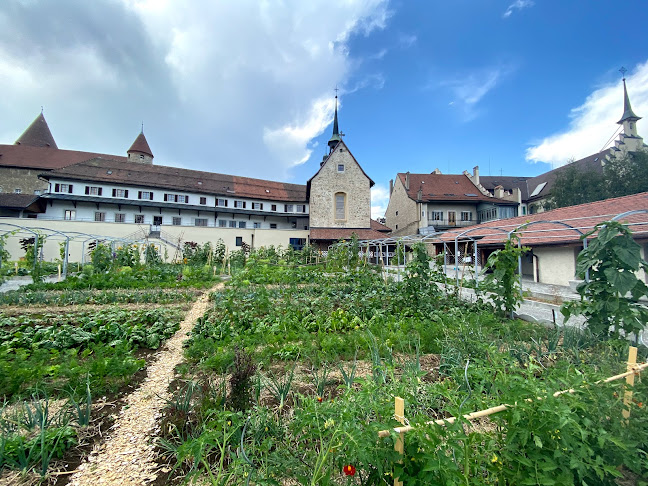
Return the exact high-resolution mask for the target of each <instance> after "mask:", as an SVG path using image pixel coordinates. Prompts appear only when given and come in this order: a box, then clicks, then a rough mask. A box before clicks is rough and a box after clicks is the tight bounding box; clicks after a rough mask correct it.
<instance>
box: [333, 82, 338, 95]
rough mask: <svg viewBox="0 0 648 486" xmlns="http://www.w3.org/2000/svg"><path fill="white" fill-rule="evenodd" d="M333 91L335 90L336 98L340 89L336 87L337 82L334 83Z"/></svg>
mask: <svg viewBox="0 0 648 486" xmlns="http://www.w3.org/2000/svg"><path fill="white" fill-rule="evenodd" d="M333 91H335V97H336V98H337V94H338V91H340V89H339V88H338V87H337V84H336V85H335V89H334V90H333Z"/></svg>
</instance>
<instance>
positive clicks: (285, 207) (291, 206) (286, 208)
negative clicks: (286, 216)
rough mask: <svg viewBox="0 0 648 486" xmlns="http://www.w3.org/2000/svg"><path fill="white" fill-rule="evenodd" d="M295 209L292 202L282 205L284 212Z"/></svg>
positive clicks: (290, 211)
mask: <svg viewBox="0 0 648 486" xmlns="http://www.w3.org/2000/svg"><path fill="white" fill-rule="evenodd" d="M294 210H295V207H294V206H293V205H292V204H286V205H284V213H292V212H293V211H294Z"/></svg>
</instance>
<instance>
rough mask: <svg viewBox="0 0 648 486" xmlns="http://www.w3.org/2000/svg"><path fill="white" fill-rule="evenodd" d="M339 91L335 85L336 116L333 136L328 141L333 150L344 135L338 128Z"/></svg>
mask: <svg viewBox="0 0 648 486" xmlns="http://www.w3.org/2000/svg"><path fill="white" fill-rule="evenodd" d="M337 92H338V88H337V86H336V87H335V116H334V117H333V135H331V138H330V139H329V141H328V146H329V147H330V149H331V150H333V147H335V146H336V145H337V144H338V142H339V141H340V140H342V137H341V136H340V130H339V128H338V113H337V108H338V97H337Z"/></svg>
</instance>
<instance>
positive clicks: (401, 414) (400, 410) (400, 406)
mask: <svg viewBox="0 0 648 486" xmlns="http://www.w3.org/2000/svg"><path fill="white" fill-rule="evenodd" d="M394 418H395V419H396V420H398V421H399V422H400V423H401V424H403V425H405V400H403V399H402V398H401V397H395V398H394ZM394 450H395V451H396V452H398V453H399V454H400V455H401V456H402V455H403V454H404V453H405V433H404V432H401V433H400V434H399V435H398V438H397V439H396V444H394ZM401 462H402V460H401ZM394 486H403V482H402V481H401V480H400V479H399V478H396V477H395V478H394Z"/></svg>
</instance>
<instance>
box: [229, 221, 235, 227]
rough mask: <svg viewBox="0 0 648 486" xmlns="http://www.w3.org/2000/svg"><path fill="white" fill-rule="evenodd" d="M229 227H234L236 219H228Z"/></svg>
mask: <svg viewBox="0 0 648 486" xmlns="http://www.w3.org/2000/svg"><path fill="white" fill-rule="evenodd" d="M229 227H230V228H236V221H234V220H233V219H230V222H229Z"/></svg>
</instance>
